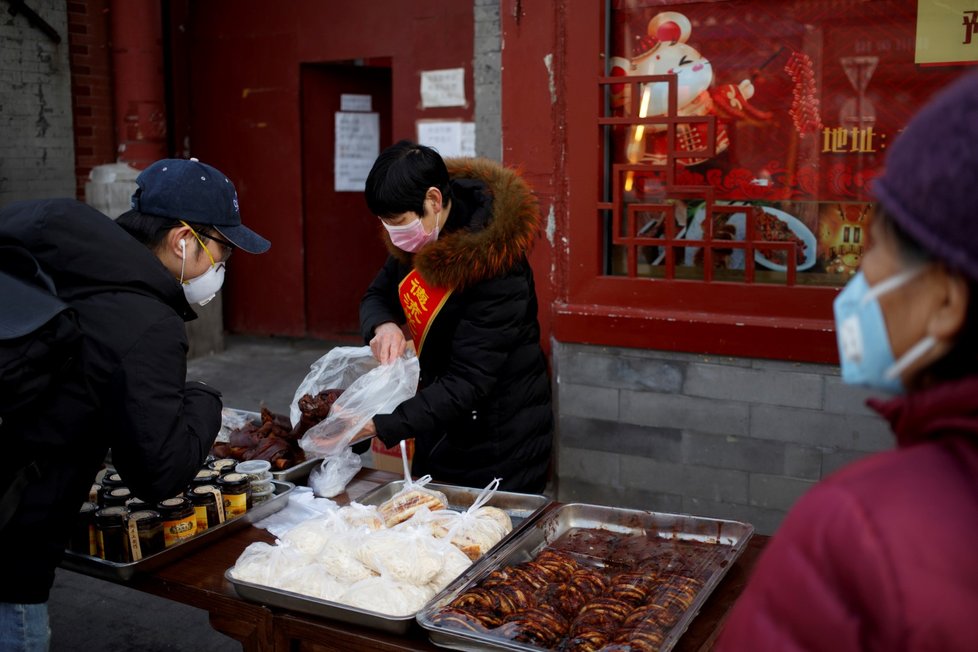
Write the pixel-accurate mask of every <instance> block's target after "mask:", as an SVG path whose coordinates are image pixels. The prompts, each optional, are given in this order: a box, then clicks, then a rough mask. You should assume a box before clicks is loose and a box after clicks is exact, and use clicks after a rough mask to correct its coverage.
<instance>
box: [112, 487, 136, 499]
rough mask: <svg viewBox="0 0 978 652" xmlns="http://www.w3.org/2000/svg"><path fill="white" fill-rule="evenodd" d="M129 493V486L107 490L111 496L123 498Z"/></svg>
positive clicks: (130, 492)
mask: <svg viewBox="0 0 978 652" xmlns="http://www.w3.org/2000/svg"><path fill="white" fill-rule="evenodd" d="M131 494H132V491H130V490H129V487H116V488H115V489H113V490H111V491H110V492H109V495H110V496H112V497H113V498H123V497H125V496H129V495H131Z"/></svg>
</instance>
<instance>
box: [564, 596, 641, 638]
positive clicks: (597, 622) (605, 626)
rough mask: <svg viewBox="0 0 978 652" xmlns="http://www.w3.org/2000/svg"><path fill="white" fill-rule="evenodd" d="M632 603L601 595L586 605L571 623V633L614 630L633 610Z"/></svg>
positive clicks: (609, 631)
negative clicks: (590, 630)
mask: <svg viewBox="0 0 978 652" xmlns="http://www.w3.org/2000/svg"><path fill="white" fill-rule="evenodd" d="M632 610H633V609H632V605H630V604H628V603H627V602H622V601H621V600H616V599H614V598H606V597H603V596H602V597H599V598H596V599H594V600H592V601H591V602H589V603H587V604H586V605H584V608H583V609H581V611H580V613H579V614H577V618H575V619H574V622H573V623H572V624H571V633H572V634H576V633H577V632H578V631H582V630H589V629H600V630H603V631H606V632H608V633H609V634H610V633H611V632H614V631H615V630H616V629H617V628H618V626H619V625H621V623H622V622H623V621H624V620H625V618H626V617H627V616H628V614H630V613H631V612H632Z"/></svg>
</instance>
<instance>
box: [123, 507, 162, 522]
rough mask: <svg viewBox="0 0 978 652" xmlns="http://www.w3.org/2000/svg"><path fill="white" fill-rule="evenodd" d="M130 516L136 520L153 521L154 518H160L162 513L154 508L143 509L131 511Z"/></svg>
mask: <svg viewBox="0 0 978 652" xmlns="http://www.w3.org/2000/svg"><path fill="white" fill-rule="evenodd" d="M129 518H130V519H132V520H134V521H152V520H153V519H158V518H160V513H159V512H157V511H155V510H152V509H143V510H140V511H138V512H133V513H131V514H130V515H129Z"/></svg>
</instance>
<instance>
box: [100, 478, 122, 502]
mask: <svg viewBox="0 0 978 652" xmlns="http://www.w3.org/2000/svg"><path fill="white" fill-rule="evenodd" d="M125 486H126V484H125V483H124V482H123V481H122V477H121V476H120V475H119V474H118V473H108V474H106V475H105V477H104V478H102V482H101V484H100V485H99V488H98V493H97V502H98V505H99V507H106V506H107V505H106V504H105V497H106V496H107V495H108V494H109V493H110V492H111V491H113V490H114V489H121V488H123V487H125ZM120 504H121V503H120Z"/></svg>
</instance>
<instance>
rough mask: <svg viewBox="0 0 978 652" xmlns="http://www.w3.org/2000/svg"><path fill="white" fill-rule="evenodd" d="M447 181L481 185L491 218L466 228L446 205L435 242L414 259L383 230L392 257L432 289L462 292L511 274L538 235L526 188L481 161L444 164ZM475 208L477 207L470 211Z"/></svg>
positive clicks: (515, 176) (512, 174) (510, 173)
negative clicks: (447, 210) (480, 226)
mask: <svg viewBox="0 0 978 652" xmlns="http://www.w3.org/2000/svg"><path fill="white" fill-rule="evenodd" d="M445 164H446V165H447V166H448V174H449V176H450V177H451V179H452V181H453V182H454V181H460V180H463V179H472V180H477V181H481V182H482V183H484V184H485V186H486V188H485V191H486V194H487V195H488V198H487V200H488V202H491V210H492V213H491V217H490V218H489V219H488V221H487V224H486V225H485V228H478V227H475V226H470V224H469V218H470V216H469V215H465V216H462V215H459V212H460V209H461V207H460V206H458V205H457V202H456V201H453V202H452V211H451V214H450V215H449V217H448V219H447V221H446V223H445V225H444V227H443V229H442V231H441V233H440V234H439V236H438V240H436V241H435V242H433V243H431V244H429V245H427V246H425V247H424V248H423V249H421V251H419V252H417V253H416V254H411V253H409V252H406V251H403V250H402V249H398V248H397V247H395V246H394V244H393V243H392V242H391V239H390V236H389V234H388V233H387V230H386V229H384V230H383V238H384V242H385V244H386V245H387V249H388V251H389V252H390V253H391V255H392V256H394V257H395V258H397V259H398V260H399V261H401V262H402V263H404V264H406V265H413V266H414V268H415V269H417V270H418V273H419V274H421V276H422V277H423V278H424V279H425V280H426V281H428V282H429V283H432V284H433V285H436V286H439V287H449V288H453V289H456V290H460V289H463V288H465V287H468V286H470V285H473V284H475V283H478V282H480V281H484V280H486V279H490V278H494V277H496V276H499V275H501V274H503V273H504V272H506V271H507V270H509V269H512V268H513V266H514V265H516V264H517V263H518V262H519V261H520V259H521V258H522V257H523V256H525V255H526V254H528V253H529V251H530V248H531V247H532V245H533V241H534V239H535V238H536V236H537V234H538V233H539V231H540V210H539V207H538V204H537V200H536V197H534V196H533V192H532V191H531V190H530V186H529V185H528V184H527V183H526V181H524V180H523V178H522V177H521V176H520V174H519V173H518V172H516V171H515V170H513V169H511V168H507V167H504V166H502V165H500V164H498V163H496V162H494V161H491V160H489V159H484V158H458V159H447V160H446V161H445ZM476 208H478V207H476Z"/></svg>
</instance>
